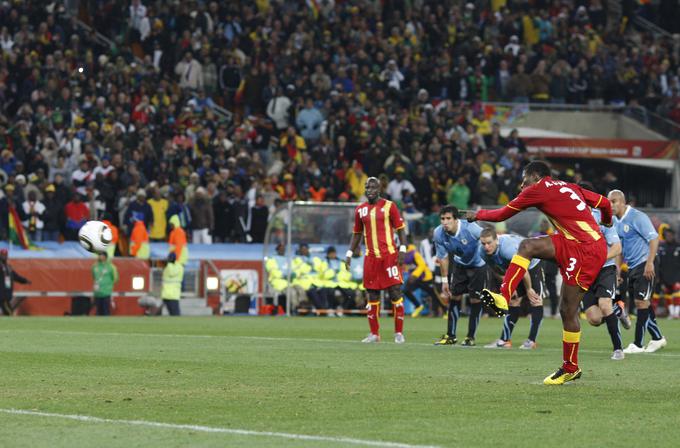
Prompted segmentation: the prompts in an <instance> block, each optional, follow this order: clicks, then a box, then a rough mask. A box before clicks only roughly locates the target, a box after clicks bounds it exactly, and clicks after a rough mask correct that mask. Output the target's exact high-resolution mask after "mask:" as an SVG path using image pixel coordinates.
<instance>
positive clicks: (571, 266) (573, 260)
mask: <svg viewBox="0 0 680 448" xmlns="http://www.w3.org/2000/svg"><path fill="white" fill-rule="evenodd" d="M576 263H578V261H577V260H576V258H573V257H572V258H569V267H567V272H571V271H573V270H574V268H575V267H576Z"/></svg>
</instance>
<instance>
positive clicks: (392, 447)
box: [0, 409, 438, 448]
mask: <svg viewBox="0 0 680 448" xmlns="http://www.w3.org/2000/svg"><path fill="white" fill-rule="evenodd" d="M0 412H2V413H4V414H12V415H28V416H33V417H51V418H61V419H65V420H75V421H79V422H86V423H112V424H117V425H129V426H145V427H151V428H164V429H176V430H188V431H198V432H207V433H219V434H236V435H241V436H261V437H279V438H283V439H293V440H312V441H317V442H333V443H348V444H352V445H364V446H379V447H387V448H438V447H436V446H434V445H409V444H407V443H397V442H382V441H379V440H363V439H354V438H351V437H329V436H312V435H307V434H291V433H287V432H271V431H251V430H248V429H232V428H219V427H215V426H202V425H181V424H174V423H163V422H151V421H147V420H116V419H111V418H101V417H93V416H90V415H76V414H55V413H52V412H40V411H26V410H22V409H0Z"/></svg>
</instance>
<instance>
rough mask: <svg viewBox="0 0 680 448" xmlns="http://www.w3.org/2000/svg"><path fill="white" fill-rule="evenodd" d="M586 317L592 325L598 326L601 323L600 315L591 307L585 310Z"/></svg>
mask: <svg viewBox="0 0 680 448" xmlns="http://www.w3.org/2000/svg"><path fill="white" fill-rule="evenodd" d="M591 310H592V311H591ZM586 319H587V320H588V323H589V324H590V325H592V326H593V327H599V326H600V325H601V324H602V316H601V315H600V313H599V312H597V311H596V310H595V309H593V308H590V309H588V310H587V311H586Z"/></svg>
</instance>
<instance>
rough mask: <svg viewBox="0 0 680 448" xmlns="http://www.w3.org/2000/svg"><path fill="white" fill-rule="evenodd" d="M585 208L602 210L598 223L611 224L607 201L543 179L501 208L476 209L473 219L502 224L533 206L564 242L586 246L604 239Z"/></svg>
mask: <svg viewBox="0 0 680 448" xmlns="http://www.w3.org/2000/svg"><path fill="white" fill-rule="evenodd" d="M588 206H590V207H594V208H598V209H600V210H601V211H602V224H609V223H611V222H612V206H611V204H610V203H609V200H608V199H607V198H605V197H604V196H602V195H601V194H597V193H594V192H592V191H590V190H586V189H584V188H581V187H579V186H578V185H576V184H571V183H568V182H563V181H561V180H554V179H552V178H550V177H549V176H546V177H544V178H542V179H541V180H539V181H538V182H536V183H535V184H534V185H532V186H530V187H527V188H525V189H524V190H522V192H521V193H520V194H519V196H517V197H516V198H515V199H513V200H512V201H510V203H509V204H508V205H506V206H505V207H503V208H499V209H497V210H480V211H478V212H477V215H476V217H477V219H479V220H480V221H492V222H498V221H505V220H506V219H508V218H510V217H511V216H513V215H515V214H517V213H519V212H520V211H521V210H524V209H526V208H529V207H536V208H537V209H539V210H540V211H542V212H543V213H544V214H545V215H546V216H547V217H548V219H550V221H551V222H552V223H553V225H554V226H555V228H556V229H557V230H558V231H559V232H560V233H561V234H562V235H564V237H565V238H566V239H568V240H573V241H576V242H579V243H588V242H593V241H599V240H600V239H602V238H604V236H603V235H602V232H600V223H597V222H595V218H593V215H592V214H591V213H590V209H589V208H588Z"/></svg>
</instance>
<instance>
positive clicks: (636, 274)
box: [609, 190, 666, 354]
mask: <svg viewBox="0 0 680 448" xmlns="http://www.w3.org/2000/svg"><path fill="white" fill-rule="evenodd" d="M609 201H610V202H611V203H612V212H613V213H614V226H615V227H616V233H617V234H618V235H619V238H621V244H622V246H623V260H625V262H626V263H627V264H628V295H629V297H632V298H633V299H635V306H636V307H637V321H636V323H635V341H634V342H632V343H631V344H630V345H628V347H626V348H625V349H624V350H623V352H624V353H626V354H629V353H645V352H646V353H652V352H655V351H657V350H659V349H661V348H663V347H665V346H666V338H665V337H663V335H662V334H661V329H659V324H658V323H657V322H656V315H655V314H654V309H653V308H652V307H651V306H650V301H651V297H652V291H653V289H654V275H655V269H654V259H655V258H656V251H657V250H658V248H659V234H658V233H657V232H656V230H655V229H654V226H653V225H652V221H651V220H650V219H649V217H648V216H647V215H645V214H644V213H642V212H641V211H640V210H637V209H635V208H633V207H631V206H630V205H627V204H626V197H625V195H624V194H623V192H621V191H620V190H613V191H611V192H610V193H609ZM645 331H649V333H650V334H651V335H652V340H651V341H650V342H649V344H647V347H645V348H643V344H644V337H645Z"/></svg>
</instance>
